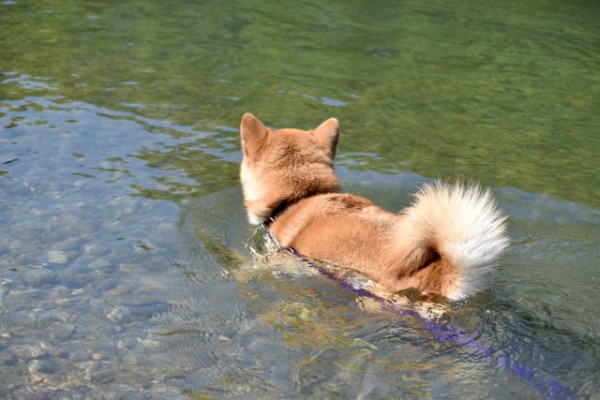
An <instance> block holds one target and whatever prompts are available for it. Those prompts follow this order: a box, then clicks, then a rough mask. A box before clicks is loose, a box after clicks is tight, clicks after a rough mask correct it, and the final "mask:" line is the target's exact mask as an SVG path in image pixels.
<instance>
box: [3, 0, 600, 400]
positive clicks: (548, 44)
mask: <svg viewBox="0 0 600 400" xmlns="http://www.w3.org/2000/svg"><path fill="white" fill-rule="evenodd" d="M599 13H600V8H599V7H598V5H597V4H595V3H592V2H585V1H580V2H569V3H568V4H557V2H555V1H552V0H542V1H538V2H534V3H531V2H527V3H524V2H516V1H515V2H512V1H509V2H502V3H489V2H474V1H469V0H466V1H460V2H453V3H452V4H451V5H450V4H445V3H443V2H442V3H440V2H435V1H426V2H423V1H403V2H397V1H391V0H390V1H382V2H379V3H378V4H377V5H376V6H375V5H374V4H372V2H369V3H367V2H364V1H357V2H351V3H350V2H347V1H331V2H328V3H326V4H321V3H318V2H314V1H308V2H303V3H302V4H293V5H282V4H280V3H278V2H274V1H266V2H263V3H262V7H258V6H257V5H256V4H254V3H252V2H246V1H243V0H242V1H233V2H221V3H217V2H215V3H214V4H209V3H207V2H200V3H198V2H184V1H176V2H159V1H144V2H141V1H135V0H133V1H128V2H117V1H105V2H100V3H98V2H96V3H89V2H86V3H78V2H64V1H63V2H58V1H53V0H44V1H37V2H25V1H19V0H17V1H4V2H0V28H2V32H3V35H2V40H1V42H2V45H0V60H2V65H0V127H1V128H0V221H2V222H3V223H2V225H1V226H0V310H2V311H1V312H0V349H1V350H2V351H0V366H2V371H3V372H2V374H0V397H5V398H23V399H26V398H27V399H28V398H55V397H56V398H58V397H61V398H62V397H64V398H88V397H99V398H102V397H106V398H142V397H143V398H147V397H152V398H168V399H178V398H181V399H189V398H194V399H196V398H298V397H303V398H304V397H306V398H315V399H316V398H319V399H320V398H332V397H339V398H382V397H388V398H496V399H503V398H506V399H508V398H510V399H512V398H541V397H543V396H544V391H543V390H539V388H537V387H536V385H532V384H531V382H530V381H528V380H527V379H522V377H519V374H515V373H510V371H509V370H507V369H506V368H502V366H501V365H497V363H496V362H495V361H494V360H498V359H501V358H502V357H504V356H506V355H510V357H511V358H512V359H514V360H515V361H516V362H518V363H519V364H522V365H524V366H526V367H527V368H531V369H533V370H535V371H536V373H539V374H540V376H542V377H547V378H548V379H550V378H556V379H557V380H558V382H560V383H561V384H563V385H565V386H567V387H570V388H572V389H573V390H575V391H576V397H580V398H595V397H597V392H598V389H597V388H598V387H600V378H599V376H598V373H597V371H598V370H600V346H599V344H598V343H600V337H599V334H598V332H600V314H599V312H598V302H597V297H598V296H597V292H598V284H599V283H598V280H599V279H600V277H599V276H598V271H597V261H596V260H597V259H598V257H599V256H600V253H599V251H600V250H599V249H600V228H599V227H600V213H599V211H598V209H599V206H600V202H599V200H598V199H599V198H600V196H599V195H600V192H599V190H600V181H599V180H598V179H599V176H600V174H598V171H599V167H600V165H599V164H598V161H597V153H598V148H600V142H599V140H600V135H598V126H600V120H599V116H600V103H599V102H598V87H599V81H600V75H599V73H598V69H597V66H598V65H600V59H599V55H598V54H599V53H598V52H597V51H596V50H597V38H598V35H599V34H600V31H599V29H600V28H599V27H600V25H598V24H597V21H598V18H599V17H600V14H599ZM244 111H253V112H254V113H256V114H257V115H259V116H260V117H261V119H263V120H264V121H266V122H268V123H270V124H272V125H274V126H279V127H281V126H296V127H300V128H310V127H314V126H316V125H317V124H318V123H320V122H321V121H322V120H324V119H326V118H328V117H330V116H336V117H338V118H339V119H340V121H341V123H342V136H341V143H340V151H339V154H338V160H337V164H336V168H337V171H338V173H339V175H340V177H341V180H342V182H343V183H344V186H345V188H346V189H347V190H348V191H352V192H357V193H361V194H364V195H366V196H367V197H369V198H371V199H373V200H374V201H375V202H376V203H377V204H379V205H381V206H382V207H384V208H386V209H389V210H398V209H400V208H402V207H403V206H405V205H406V204H408V203H409V201H410V196H411V193H413V192H414V190H415V189H416V188H417V187H418V185H419V184H420V183H422V182H425V181H428V180H429V179H430V178H435V177H443V178H446V177H447V178H449V179H455V178H459V179H460V178H474V179H476V180H479V181H481V182H482V183H484V184H486V185H489V186H491V187H492V188H493V189H494V191H495V193H496V194H497V195H498V198H499V203H500V205H501V206H502V208H504V209H505V210H506V212H507V214H508V215H509V217H510V234H511V238H512V239H513V243H512V245H511V247H510V249H509V250H508V252H507V253H506V255H505V256H504V257H503V259H502V261H501V265H500V266H499V268H498V272H497V275H496V278H495V282H494V287H493V289H492V290H490V291H487V292H485V293H482V294H480V295H478V296H476V297H473V298H470V299H468V300H467V301H464V302H461V303H456V304H452V305H451V308H450V319H451V322H452V323H453V324H454V325H456V326H457V327H460V328H462V329H464V331H465V332H466V333H467V334H468V335H470V336H471V337H473V338H474V339H475V340H476V341H477V343H480V344H481V345H482V346H485V347H486V348H489V349H490V351H489V354H487V355H486V354H482V353H481V352H477V351H473V350H472V348H469V347H468V346H463V345H460V344H459V343H455V342H454V343H450V342H440V341H438V340H436V339H435V337H434V335H432V333H431V332H430V331H429V330H428V329H427V327H426V326H424V325H423V323H422V321H420V320H419V319H418V318H415V317H411V316H410V315H399V314H397V313H392V312H388V311H385V310H383V311H382V310H381V309H380V308H377V307H374V306H373V305H372V304H370V303H369V302H368V301H367V299H362V298H357V296H356V295H355V294H353V293H352V292H349V291H347V290H345V289H344V288H342V287H340V286H338V285H336V284H335V283H334V282H332V281H331V280H329V279H327V278H325V277H324V276H321V275H319V274H316V273H315V272H314V271H312V270H309V269H307V268H306V265H302V264H298V263H297V262H295V260H281V259H277V260H276V259H271V260H269V261H270V262H269V263H267V265H263V263H257V262H255V261H253V259H252V254H251V252H250V251H249V250H248V248H247V243H248V240H252V237H253V236H252V235H253V229H252V228H249V227H248V226H247V224H246V220H245V214H244V210H243V209H242V205H241V194H240V190H239V185H238V162H239V160H240V158H241V157H240V153H239V137H238V131H237V126H238V123H239V118H240V116H241V115H242V113H243V112H244Z"/></svg>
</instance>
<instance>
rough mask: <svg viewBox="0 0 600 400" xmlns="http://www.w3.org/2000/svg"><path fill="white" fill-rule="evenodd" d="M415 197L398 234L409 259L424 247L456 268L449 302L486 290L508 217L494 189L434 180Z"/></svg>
mask: <svg viewBox="0 0 600 400" xmlns="http://www.w3.org/2000/svg"><path fill="white" fill-rule="evenodd" d="M415 198H416V201H415V203H414V204H413V205H412V206H411V207H409V208H407V209H406V210H404V212H403V214H404V215H405V216H406V219H405V221H404V223H403V224H401V227H400V230H401V232H398V235H399V236H398V241H402V242H403V243H402V244H401V246H402V247H403V249H404V250H405V252H404V254H406V255H407V257H406V258H407V261H410V259H417V258H419V257H421V254H423V253H424V252H426V251H427V249H434V250H435V251H437V252H438V253H439V254H440V255H441V256H442V257H445V258H447V259H448V260H449V261H450V262H451V263H452V264H453V265H454V266H456V267H457V269H458V271H459V278H458V280H457V282H456V286H455V289H454V290H453V293H452V295H451V296H449V297H450V298H451V299H452V300H459V299H463V298H465V297H468V296H470V295H472V294H474V293H476V292H478V291H480V290H483V289H486V288H488V287H489V286H490V282H491V278H492V272H493V268H494V266H495V262H496V260H497V259H498V257H499V256H500V254H501V253H502V251H503V250H504V249H505V248H506V247H507V246H508V243H509V240H508V237H507V236H506V234H505V224H504V222H505V220H506V217H505V216H504V215H503V214H502V213H501V212H500V211H499V210H498V209H497V208H496V205H495V202H494V200H493V196H492V193H491V192H490V191H489V190H482V189H480V188H479V187H478V186H470V187H464V186H462V185H458V184H457V185H449V184H443V183H440V182H437V183H435V184H433V185H424V186H423V187H422V188H421V190H420V191H419V192H418V193H417V194H416V196H415ZM407 239H408V240H407Z"/></svg>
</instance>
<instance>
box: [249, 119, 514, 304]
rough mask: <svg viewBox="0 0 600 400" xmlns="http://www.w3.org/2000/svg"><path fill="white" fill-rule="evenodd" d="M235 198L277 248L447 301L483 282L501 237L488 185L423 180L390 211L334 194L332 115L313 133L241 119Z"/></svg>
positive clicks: (502, 240) (504, 240)
mask: <svg viewBox="0 0 600 400" xmlns="http://www.w3.org/2000/svg"><path fill="white" fill-rule="evenodd" d="M241 136H242V147H243V152H244V159H243V161H242V172H241V177H242V184H243V189H244V203H245V205H246V208H247V211H248V215H249V218H250V221H251V222H253V223H260V222H264V221H266V220H267V219H270V220H271V223H270V226H269V228H270V229H271V232H272V233H273V235H274V236H275V238H276V239H277V240H278V241H279V242H280V244H281V245H282V246H289V247H292V248H294V249H295V250H296V251H298V252H300V253H301V254H304V255H305V256H308V257H312V258H315V259H319V260H323V261H327V262H330V263H333V264H337V265H340V266H345V267H348V268H352V269H355V270H358V271H360V272H362V273H364V274H365V275H367V276H369V277H371V278H373V279H374V280H376V281H378V282H380V283H381V284H383V285H385V286H386V287H388V288H389V289H390V290H391V291H400V290H403V289H408V288H411V287H416V288H418V289H420V290H422V291H427V292H434V293H439V294H442V295H444V296H446V297H449V298H451V299H460V298H464V297H466V296H469V295H471V294H473V293H475V292H477V291H479V290H482V289H484V288H486V287H488V286H489V282H490V279H491V272H492V268H493V265H494V263H495V261H496V259H497V258H498V256H499V255H500V253H501V252H502V250H503V249H504V248H505V247H506V245H507V244H508V240H507V238H506V236H505V234H504V217H503V216H502V215H501V214H500V213H499V212H498V211H497V209H496V207H495V205H494V202H493V199H492V197H491V195H490V193H489V191H481V190H480V189H478V188H476V187H471V188H464V187H462V186H458V185H454V186H450V185H443V184H436V185H429V186H425V187H424V188H422V190H421V192H420V193H419V194H418V195H417V201H416V202H415V204H414V205H413V206H411V207H409V208H408V209H406V210H404V212H403V213H401V214H399V215H397V214H393V213H389V212H387V211H384V210H382V209H380V208H378V207H376V206H374V205H373V204H372V203H371V202H370V201H369V200H367V199H364V198H362V197H359V196H354V195H351V194H341V193H337V189H338V185H339V184H338V181H337V178H336V177H335V174H334V172H333V157H334V156H335V147H336V145H337V140H338V122H337V120H335V119H330V120H327V121H325V122H324V123H323V124H321V125H320V126H319V127H318V128H317V129H315V130H314V131H300V130H296V129H282V130H276V131H271V130H269V129H267V128H266V127H264V125H262V123H260V121H258V120H257V119H256V118H255V117H254V116H253V115H251V114H246V115H244V118H243V119H242V126H241Z"/></svg>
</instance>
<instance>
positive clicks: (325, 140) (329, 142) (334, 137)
mask: <svg viewBox="0 0 600 400" xmlns="http://www.w3.org/2000/svg"><path fill="white" fill-rule="evenodd" d="M339 134H340V123H339V122H338V120H337V119H335V118H329V119H328V120H327V121H325V122H323V123H322V124H321V125H319V126H318V127H317V129H315V130H314V131H313V135H314V138H315V139H316V140H317V142H318V143H319V144H320V145H321V146H322V147H324V148H325V149H326V150H327V151H328V152H329V156H330V157H331V159H332V160H333V158H334V157H335V148H336V146H337V143H338V137H339Z"/></svg>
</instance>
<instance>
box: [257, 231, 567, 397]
mask: <svg viewBox="0 0 600 400" xmlns="http://www.w3.org/2000/svg"><path fill="white" fill-rule="evenodd" d="M269 235H270V232H269ZM270 236H271V237H272V235H270ZM272 238H273V237H272ZM273 240H274V238H273ZM274 242H275V243H276V244H277V247H278V249H279V251H280V252H281V251H286V252H288V253H290V254H292V255H294V256H295V257H296V258H298V259H299V260H301V261H303V262H305V263H307V264H308V265H310V266H311V267H312V268H314V269H316V270H317V271H319V272H320V273H321V274H322V275H325V276H326V277H328V278H329V279H331V280H333V281H334V282H336V283H337V284H339V285H340V286H342V287H343V288H345V289H348V290H350V291H352V292H353V293H355V294H356V295H358V296H361V297H367V298H371V299H374V300H376V301H378V302H380V303H382V304H386V301H385V299H383V298H381V297H379V296H377V295H376V294H374V293H372V292H370V291H368V290H366V289H364V288H357V287H355V286H353V285H352V284H350V283H349V282H347V281H346V280H344V279H341V278H340V277H338V276H336V275H335V274H334V273H332V272H331V271H329V270H327V269H326V268H323V267H321V266H319V265H317V264H315V263H314V262H312V261H310V260H308V259H307V258H306V257H304V256H303V255H301V254H300V253H298V252H297V251H296V250H294V249H293V248H291V247H281V246H279V243H278V242H277V241H276V240H274ZM388 308H389V309H391V310H393V311H395V312H397V313H400V314H401V315H408V316H411V317H415V318H417V319H418V320H419V321H420V322H421V324H422V325H423V326H424V327H425V329H427V331H428V332H429V333H431V334H432V335H433V337H434V339H435V340H436V341H437V342H438V343H451V344H455V345H460V346H461V347H463V348H469V349H471V350H473V351H475V352H476V353H477V354H478V355H480V356H482V357H485V358H490V359H492V361H494V362H495V364H496V367H498V368H499V369H501V370H507V371H509V372H510V373H511V374H513V375H515V376H518V377H519V378H522V379H524V380H525V381H527V382H529V384H531V385H532V386H533V387H534V388H536V389H537V390H538V391H539V392H540V393H541V394H543V395H544V396H545V397H546V398H548V399H574V398H575V393H574V391H573V390H572V389H571V388H569V387H566V386H563V385H562V384H561V383H560V382H558V381H557V380H556V379H555V378H553V377H546V376H543V375H542V374H541V373H539V372H537V371H535V370H534V369H533V368H530V367H528V366H526V365H525V364H523V363H521V362H518V361H515V360H513V359H512V357H511V356H510V354H505V355H494V354H493V351H492V349H490V348H489V347H487V346H486V345H484V344H483V343H480V342H479V341H477V340H476V339H474V338H472V337H470V336H469V335H468V334H466V333H465V332H463V331H462V330H461V329H459V328H457V327H455V326H454V325H452V324H450V323H438V322H436V321H433V320H431V319H428V318H425V317H423V316H422V315H420V314H419V313H418V312H416V311H411V310H398V309H397V308H394V307H388Z"/></svg>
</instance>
